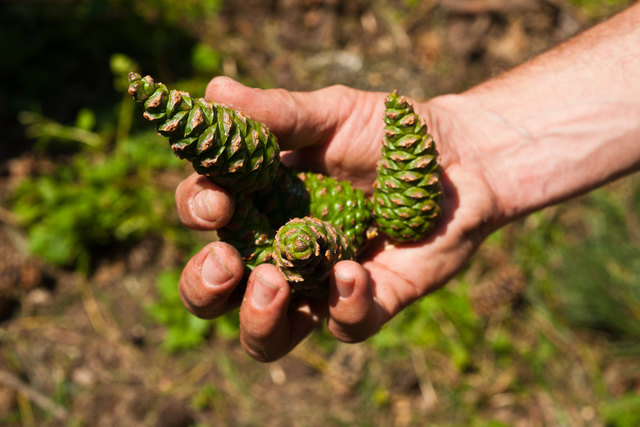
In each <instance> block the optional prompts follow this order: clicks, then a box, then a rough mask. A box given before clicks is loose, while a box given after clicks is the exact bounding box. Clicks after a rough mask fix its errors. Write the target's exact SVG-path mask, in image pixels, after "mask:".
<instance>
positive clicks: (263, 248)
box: [218, 194, 275, 270]
mask: <svg viewBox="0 0 640 427" xmlns="http://www.w3.org/2000/svg"><path fill="white" fill-rule="evenodd" d="M235 204H236V207H235V211H234V213H233V217H231V220H230V221H229V222H228V223H227V225H225V226H224V227H222V228H221V229H219V230H218V237H219V238H220V240H222V241H223V242H226V243H229V244H230V245H232V246H234V247H235V248H236V249H237V250H238V252H240V255H241V256H242V260H243V261H244V263H245V265H246V266H247V267H248V268H249V269H251V270H253V269H254V268H255V267H256V266H257V265H258V264H262V263H264V262H273V237H274V234H275V230H274V229H273V228H272V227H271V225H270V224H269V221H268V219H267V217H266V216H265V215H264V214H263V213H261V212H260V211H259V210H258V209H256V208H255V206H254V205H253V201H252V200H251V198H250V197H248V196H247V195H244V194H238V195H236V200H235Z"/></svg>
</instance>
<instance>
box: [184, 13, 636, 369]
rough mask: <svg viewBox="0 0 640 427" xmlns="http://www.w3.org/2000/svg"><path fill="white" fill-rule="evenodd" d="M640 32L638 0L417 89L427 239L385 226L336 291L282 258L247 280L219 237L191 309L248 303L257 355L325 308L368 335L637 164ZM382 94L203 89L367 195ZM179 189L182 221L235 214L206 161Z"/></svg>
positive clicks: (218, 222)
mask: <svg viewBox="0 0 640 427" xmlns="http://www.w3.org/2000/svg"><path fill="white" fill-rule="evenodd" d="M638 40H640V5H637V4H636V5H635V6H632V7H630V8H629V9H627V10H626V11H625V12H623V13H622V14H620V15H618V16H616V17H614V18H612V19H611V20H609V21H608V22H606V23H604V24H601V25H599V26H597V27H595V28H593V29H591V30H589V31H587V32H586V33H584V34H582V35H580V36H578V37H576V38H574V39H572V40H570V41H569V42H567V43H564V44H563V45H561V46H559V47H557V48H555V49H554V50H552V51H550V52H548V53H546V54H543V55H541V56H539V57H537V58H535V59H534V60H532V61H529V62H528V63H525V64H524V65H522V66H520V67H518V68H516V69H514V70H512V71H511V72H509V73H507V74H505V75H503V76H501V77H499V78H496V79H494V80H491V81H489V82H487V83H484V84H482V85H480V86H478V87H476V88H473V89H471V90H469V91H467V92H465V93H462V94H458V95H447V96H441V97H438V98H434V99H432V100H430V101H428V102H415V101H414V106H415V108H416V111H417V112H418V113H419V114H421V115H423V116H424V117H425V119H426V121H427V124H428V127H429V131H430V132H431V133H432V135H433V136H434V139H435V140H436V142H437V146H438V150H439V152H440V156H441V159H440V160H441V165H442V168H443V172H444V173H443V184H444V190H445V194H446V199H445V202H444V205H443V217H442V219H441V220H440V222H439V223H438V226H437V227H436V229H435V231H434V232H433V233H432V234H431V235H430V236H429V237H428V238H427V239H426V240H424V241H422V242H420V243H417V244H404V245H396V246H394V245H392V244H391V243H390V242H389V241H387V240H385V239H384V238H382V237H381V238H378V239H377V240H376V241H374V243H373V244H372V245H370V246H369V247H368V249H367V250H366V251H365V253H364V254H362V256H360V257H359V258H358V262H354V261H343V262H340V263H338V264H337V265H336V266H335V268H334V270H333V273H332V276H331V284H330V294H329V298H328V301H327V300H313V299H310V300H305V299H292V298H291V297H290V291H289V286H288V284H287V282H286V281H285V280H284V278H283V277H282V275H281V274H280V272H279V271H278V270H277V268H276V267H275V266H273V265H270V264H263V265H259V266H258V267H257V268H256V269H255V270H254V271H253V273H252V274H251V276H250V278H249V282H248V285H247V288H246V292H240V287H239V286H237V285H238V284H239V283H240V281H241V278H242V272H243V266H242V262H241V260H240V257H239V255H238V253H237V251H235V249H234V248H232V247H231V246H229V245H227V244H226V243H222V242H213V243H210V244H209V245H207V246H206V247H205V248H203V249H202V250H201V251H200V252H199V253H198V254H196V255H195V256H194V257H193V258H192V259H191V260H190V261H189V262H188V264H187V265H186V266H185V268H184V271H183V274H182V277H181V280H180V294H181V296H182V300H183V302H184V304H185V306H186V307H187V308H188V309H189V310H190V311H191V312H193V313H194V314H195V315H197V316H200V317H205V318H213V317H217V316H221V315H224V314H225V313H227V312H229V311H230V310H233V309H235V308H237V307H238V306H240V331H241V334H240V335H241V337H240V338H241V343H242V345H243V347H244V348H245V350H246V351H247V352H248V353H249V354H250V355H251V356H252V357H254V358H255V359H257V360H260V361H271V360H275V359H278V358H280V357H282V356H283V355H285V354H287V353H288V352H289V351H291V350H292V349H293V348H294V347H295V346H296V345H297V344H298V343H299V342H300V341H301V340H302V339H303V338H304V337H305V336H307V335H308V334H309V333H310V332H311V331H312V330H313V328H314V327H315V326H316V325H317V324H318V322H320V321H322V319H326V321H327V324H328V328H329V330H330V331H331V333H332V334H333V336H334V337H335V338H336V339H338V340H340V341H344V342H356V341H361V340H364V339H366V338H368V337H370V336H371V335H373V334H375V333H376V332H377V331H378V330H379V329H380V328H381V327H382V325H383V324H384V323H386V322H387V321H389V320H390V319H391V318H392V317H393V316H394V315H395V314H397V313H398V312H399V311H400V310H402V309H403V308H404V307H406V306H407V305H409V304H411V303H412V302H414V301H416V300H417V299H419V298H421V297H423V296H425V295H427V294H429V293H431V292H433V291H434V290H436V289H437V288H439V287H440V286H442V285H444V284H445V283H446V282H447V281H448V280H449V279H451V277H452V276H454V275H455V274H456V273H457V272H459V271H460V269H461V268H462V267H464V265H465V264H466V263H467V261H468V260H469V258H470V256H471V255H472V254H473V253H474V251H475V250H476V249H477V247H478V246H479V245H480V244H481V242H482V241H483V239H484V238H485V237H486V236H487V235H488V234H490V233H491V232H493V231H495V230H496V229H498V228H500V227H501V226H503V225H505V224H507V223H508V222H510V221H513V220H514V219H516V218H519V217H521V216H523V215H526V214H528V213H530V212H532V211H535V210H537V209H540V208H542V207H545V206H549V205H551V204H554V203H558V202H560V201H563V200H566V199H568V198H570V197H574V196H576V195H579V194H582V193H584V192H586V191H589V190H591V189H593V188H596V187H598V186H600V185H602V184H604V183H606V182H609V181H611V180H612V179H615V178H617V177H620V176H623V175H626V174H629V173H631V172H634V171H636V170H637V169H638V168H639V167H640V79H639V78H638V76H639V75H640V43H638ZM391 89H393V88H390V90H391ZM385 96H386V94H385V93H373V92H364V91H358V90H355V89H351V88H347V87H344V86H332V87H328V88H324V89H320V90H317V91H314V92H307V93H301V92H289V91H286V90H283V89H268V90H260V89H253V88H248V87H245V86H243V85H241V84H239V83H237V82H235V81H233V80H231V79H229V78H226V77H217V78H215V79H213V80H212V81H211V82H210V83H209V86H208V87H207V91H206V98H207V99H209V100H212V101H214V102H218V103H222V104H225V105H228V106H230V107H233V108H236V109H239V110H241V111H243V112H244V113H246V114H247V115H249V116H251V117H253V118H254V119H256V120H258V121H261V122H263V123H265V124H266V125H267V126H268V127H269V128H270V130H271V131H272V132H274V133H275V134H276V135H277V136H278V139H279V142H280V145H281V147H282V149H283V150H285V152H284V153H283V161H284V162H285V163H287V164H290V165H294V166H296V167H298V168H301V169H304V170H313V171H317V172H322V173H325V174H328V175H331V176H334V177H336V178H338V179H348V180H350V181H351V182H353V183H354V185H356V186H357V187H359V188H361V189H363V190H365V191H366V192H367V193H368V194H371V192H372V187H371V184H372V183H373V181H374V179H375V173H376V172H375V165H376V162H377V160H378V158H379V157H380V145H381V143H382V133H383V121H382V117H383V111H384V97H385ZM286 150H289V151H286ZM176 202H177V207H178V212H179V214H180V217H181V219H182V221H183V222H184V224H185V225H187V226H189V227H192V228H195V229H198V230H215V229H217V228H219V227H221V226H223V225H224V224H225V223H226V222H227V221H228V220H229V218H230V217H231V215H232V213H233V208H234V206H233V202H232V200H231V198H230V197H229V194H228V193H227V192H226V191H224V190H222V189H220V188H219V187H217V186H216V185H215V184H212V183H211V182H209V181H207V180H206V179H204V178H202V177H199V176H197V175H195V174H194V175H191V176H189V177H188V178H187V179H185V180H184V181H183V182H182V183H181V184H180V185H179V187H178V189H177V191H176Z"/></svg>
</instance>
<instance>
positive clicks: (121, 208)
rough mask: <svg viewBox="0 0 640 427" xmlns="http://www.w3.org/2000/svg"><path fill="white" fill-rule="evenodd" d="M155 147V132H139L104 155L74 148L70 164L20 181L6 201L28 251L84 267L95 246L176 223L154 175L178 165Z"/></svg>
mask: <svg viewBox="0 0 640 427" xmlns="http://www.w3.org/2000/svg"><path fill="white" fill-rule="evenodd" d="M157 146H158V142H157V140H156V137H155V136H153V135H148V134H146V135H138V136H136V137H133V138H131V139H127V140H125V141H123V142H122V143H121V144H120V145H119V146H118V147H117V148H116V149H115V150H114V151H113V152H111V153H110V155H108V156H105V155H103V154H98V153H91V152H88V151H81V152H79V153H77V154H75V155H74V156H73V157H72V159H71V161H70V162H69V164H60V165H58V166H56V167H55V168H54V170H53V171H52V172H51V173H49V174H42V175H39V176H36V177H33V178H28V179H26V180H24V181H23V182H21V183H20V185H19V186H18V187H17V189H16V190H15V191H14V193H13V195H12V197H11V200H10V202H11V207H12V210H13V212H14V214H15V215H16V217H17V218H18V220H19V221H20V223H21V224H22V225H23V226H24V227H25V229H26V232H27V236H28V244H29V249H30V251H31V253H33V254H35V255H38V256H40V257H42V258H44V259H45V260H47V261H49V262H51V263H53V264H56V265H61V266H72V267H73V266H75V267H77V268H78V269H79V270H81V271H84V272H88V271H89V269H90V265H91V262H92V260H93V259H94V258H95V256H96V255H97V253H99V252H100V250H101V249H106V248H109V247H113V246H116V245H123V244H125V245H126V244H128V243H131V242H133V241H134V240H136V239H140V238H142V237H144V236H145V235H148V234H150V233H156V234H160V235H163V234H164V233H165V232H166V230H167V228H169V226H170V225H174V224H176V223H177V221H175V220H174V221H173V222H172V221H171V220H170V219H168V218H172V215H170V212H172V211H173V199H172V196H171V194H169V193H167V192H166V191H165V190H161V189H159V188H158V187H157V185H156V183H155V182H154V177H155V176H156V175H157V173H158V171H159V170H161V168H162V167H164V168H175V167H178V165H177V164H176V163H175V162H174V159H172V158H171V157H170V156H169V157H167V156H166V151H165V150H162V154H160V153H159V152H158V150H157V149H156V147H157Z"/></svg>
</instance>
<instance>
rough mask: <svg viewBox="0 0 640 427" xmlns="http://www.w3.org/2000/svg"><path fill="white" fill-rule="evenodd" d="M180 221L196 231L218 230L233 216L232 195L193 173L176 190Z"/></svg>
mask: <svg viewBox="0 0 640 427" xmlns="http://www.w3.org/2000/svg"><path fill="white" fill-rule="evenodd" d="M176 207H177V209H178V216H180V220H181V221H182V222H183V223H184V225H186V226H187V227H189V228H193V229H195V230H217V229H219V228H221V227H223V226H224V225H225V224H227V222H229V220H230V219H231V216H232V215H233V210H234V203H233V198H232V197H231V195H230V194H229V193H228V192H227V191H226V190H224V189H223V188H221V187H219V186H217V185H216V184H214V183H212V182H211V181H209V180H208V179H207V178H206V177H204V176H202V175H198V174H197V173H193V174H191V175H189V177H187V178H186V179H185V180H183V181H182V182H181V183H180V184H179V185H178V188H176Z"/></svg>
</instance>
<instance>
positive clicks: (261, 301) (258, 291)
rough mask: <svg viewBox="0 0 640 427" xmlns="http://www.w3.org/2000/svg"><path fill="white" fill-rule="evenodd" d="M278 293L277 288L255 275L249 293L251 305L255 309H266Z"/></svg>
mask: <svg viewBox="0 0 640 427" xmlns="http://www.w3.org/2000/svg"><path fill="white" fill-rule="evenodd" d="M277 293H278V288H277V287H276V286H274V285H272V284H271V283H269V282H268V281H266V280H264V278H262V277H260V276H259V275H258V274H256V278H255V280H254V281H253V290H252V292H251V303H252V304H253V305H254V306H255V307H256V308H266V307H267V306H268V305H269V304H271V302H272V301H273V299H274V298H275V297H276V294H277Z"/></svg>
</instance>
